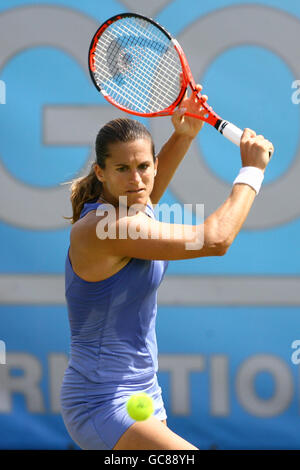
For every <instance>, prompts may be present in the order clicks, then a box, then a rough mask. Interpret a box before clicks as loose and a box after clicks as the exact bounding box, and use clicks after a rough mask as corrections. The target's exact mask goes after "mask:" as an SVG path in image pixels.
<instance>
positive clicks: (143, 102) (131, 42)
mask: <svg viewBox="0 0 300 470" xmlns="http://www.w3.org/2000/svg"><path fill="white" fill-rule="evenodd" d="M125 29H127V30H128V28H125ZM150 41H151V43H152V45H153V43H154V41H153V39H151V40H150ZM128 42H129V43H130V44H134V45H135V44H136V40H135V41H134V40H133V37H132V36H131V37H129V41H128ZM147 42H149V39H148V40H147V41H146V40H145V39H143V40H142V41H140V44H141V45H145V44H146V45H148V44H147ZM158 44H159V43H158ZM114 49H116V48H114ZM164 49H165V46H164ZM160 51H163V47H162V45H161V47H160ZM112 52H113V51H112ZM139 52H140V54H139V56H138V57H136V58H138V59H139V60H138V61H137V60H136V61H135V64H137V63H138V62H139V63H140V62H141V58H142V55H143V53H144V50H142V51H139ZM111 61H112V59H110V61H109V63H110V68H111ZM138 65H140V64H138ZM139 69H140V72H142V75H141V74H140V73H136V72H137V70H136V69H135V70H132V73H135V76H136V78H137V79H138V80H139V82H140V83H143V82H144V85H145V81H147V78H148V77H147V75H145V73H146V72H147V70H146V69H145V67H139ZM143 72H144V73H143ZM131 85H132V86H133V88H135V91H136V92H139V95H140V94H141V91H142V88H141V87H138V89H137V88H136V87H134V84H133V83H131ZM127 88H128V87H127ZM110 91H111V90H110ZM153 91H155V93H156V97H157V99H159V98H160V96H159V94H160V93H161V89H160V88H159V87H158V86H157V85H156V86H155V90H153ZM161 96H163V95H161ZM168 96H170V95H169V93H168ZM123 98H124V97H123ZM135 98H136V99H137V101H138V102H139V104H141V105H144V104H145V100H143V99H142V101H141V100H140V99H138V98H137V96H135ZM139 98H143V96H141V97H140V96H139ZM127 99H128V96H127ZM173 100H174V97H173V96H171V102H172V101H173ZM122 101H124V99H123V100H122ZM132 104H134V103H132ZM142 111H145V112H147V110H145V109H142Z"/></svg>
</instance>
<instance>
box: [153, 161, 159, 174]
mask: <svg viewBox="0 0 300 470" xmlns="http://www.w3.org/2000/svg"><path fill="white" fill-rule="evenodd" d="M157 166H158V158H156V160H155V163H154V176H156V173H157Z"/></svg>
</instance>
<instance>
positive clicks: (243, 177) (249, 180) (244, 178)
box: [233, 166, 264, 194]
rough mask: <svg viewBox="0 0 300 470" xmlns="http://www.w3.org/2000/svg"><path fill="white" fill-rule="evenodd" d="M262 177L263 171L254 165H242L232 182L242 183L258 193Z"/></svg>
mask: <svg viewBox="0 0 300 470" xmlns="http://www.w3.org/2000/svg"><path fill="white" fill-rule="evenodd" d="M263 179H264V172H263V171H262V170H260V169H259V168H256V167H255V166H244V167H243V168H241V169H240V172H239V174H238V175H237V177H236V178H235V180H234V182H233V184H237V183H244V184H247V185H248V186H251V188H253V189H254V190H255V192H256V194H258V193H259V190H260V187H261V185H262V182H263Z"/></svg>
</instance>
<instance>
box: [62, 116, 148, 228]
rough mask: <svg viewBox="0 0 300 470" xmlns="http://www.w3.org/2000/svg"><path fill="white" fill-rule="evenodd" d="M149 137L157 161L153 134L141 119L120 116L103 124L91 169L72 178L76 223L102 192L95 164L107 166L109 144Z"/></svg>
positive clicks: (72, 201) (72, 218)
mask: <svg viewBox="0 0 300 470" xmlns="http://www.w3.org/2000/svg"><path fill="white" fill-rule="evenodd" d="M145 138H146V139H149V140H150V142H151V146H152V155H153V161H154V162H155V158H156V157H155V148H154V143H153V140H152V136H151V134H150V132H149V131H148V130H147V128H146V127H145V126H144V125H143V124H141V123H140V122H139V121H136V120H133V119H126V118H119V119H114V120H112V121H109V122H108V123H107V124H105V126H103V127H102V128H101V129H100V131H99V132H98V135H97V137H96V143H95V150H96V161H95V162H93V164H92V166H91V170H90V172H89V174H88V175H87V176H82V177H80V178H76V179H74V180H72V181H71V182H70V183H71V188H70V191H71V197H70V200H71V203H72V209H73V216H72V217H66V219H71V224H74V223H75V222H76V221H77V220H78V219H79V217H80V213H81V211H82V208H83V206H84V204H85V203H86V202H88V201H91V200H93V199H98V197H99V196H100V195H101V192H102V183H101V182H100V181H99V180H98V178H97V176H96V174H95V170H94V166H95V163H97V164H98V165H99V166H100V167H101V168H103V169H104V168H105V162H106V159H107V157H109V144H113V143H117V142H132V141H133V140H136V139H145Z"/></svg>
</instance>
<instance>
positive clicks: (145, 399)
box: [126, 392, 154, 421]
mask: <svg viewBox="0 0 300 470" xmlns="http://www.w3.org/2000/svg"><path fill="white" fill-rule="evenodd" d="M126 408H127V413H128V414H129V416H130V418H132V419H134V420H135V421H145V419H148V418H149V417H150V416H151V415H152V414H153V411H154V408H153V401H152V398H151V397H150V396H149V395H147V393H143V392H141V393H135V394H134V395H131V397H130V398H129V399H128V400H127V403H126Z"/></svg>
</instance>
